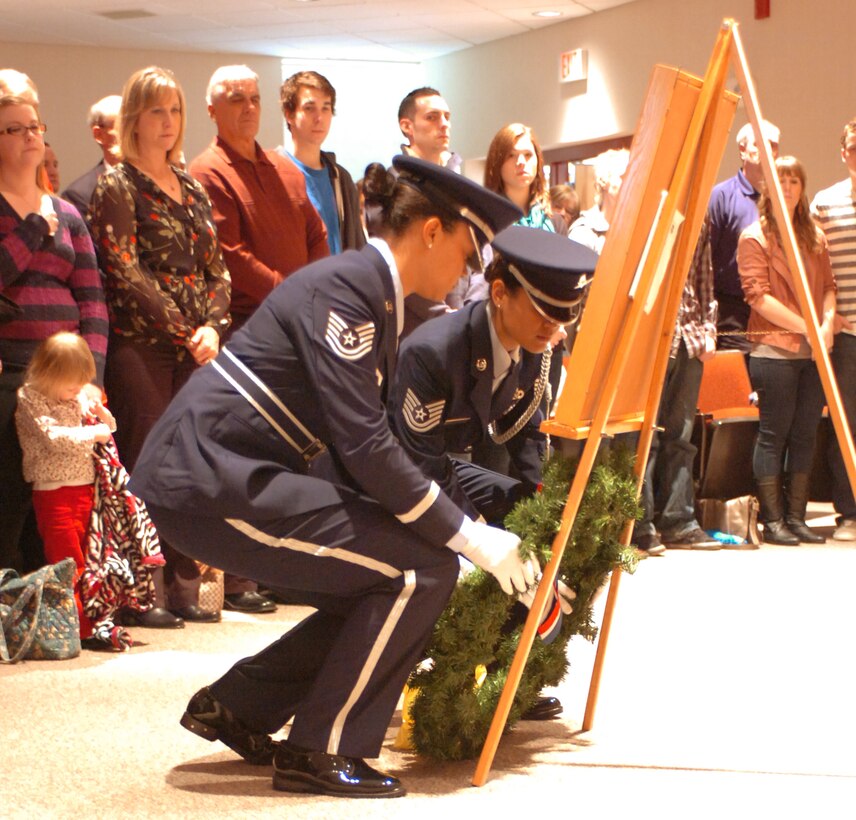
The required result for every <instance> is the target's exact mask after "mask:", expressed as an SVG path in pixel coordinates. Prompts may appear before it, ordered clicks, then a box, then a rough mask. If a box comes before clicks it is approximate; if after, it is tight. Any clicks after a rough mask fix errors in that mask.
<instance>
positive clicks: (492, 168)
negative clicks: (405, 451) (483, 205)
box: [470, 122, 582, 473]
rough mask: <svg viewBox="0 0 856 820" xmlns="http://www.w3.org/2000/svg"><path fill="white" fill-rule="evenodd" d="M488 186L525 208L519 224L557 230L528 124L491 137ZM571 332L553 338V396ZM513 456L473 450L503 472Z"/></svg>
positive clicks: (491, 446)
mask: <svg viewBox="0 0 856 820" xmlns="http://www.w3.org/2000/svg"><path fill="white" fill-rule="evenodd" d="M484 187H485V188H487V189H488V190H489V191H496V193H498V194H501V195H502V196H504V197H506V198H507V199H509V200H511V202H513V203H514V204H515V205H516V206H517V207H518V208H520V210H521V211H523V216H522V217H521V218H520V219H518V220H517V222H516V223H515V224H517V225H520V226H522V227H526V228H537V229H540V230H544V231H550V232H551V233H555V231H556V229H555V227H554V225H553V220H552V209H551V205H550V195H549V192H548V190H547V180H546V177H545V175H544V156H543V154H542V153H541V146H540V145H539V143H538V137H536V136H535V132H534V131H533V130H532V129H531V128H530V127H529V126H528V125H523V124H522V123H519V122H513V123H511V124H510V125H506V126H505V127H504V128H501V129H500V130H499V131H498V132H497V133H496V136H494V138H493V139H492V140H491V143H490V148H488V151H487V161H486V163H485V169H484ZM489 257H490V254H488V258H489ZM479 278H480V277H475V282H476V284H475V285H471V287H470V291H471V294H484V296H485V297H486V296H487V295H488V294H487V293H486V292H485V291H484V289H482V288H481V287H480V284H479V283H478V279H479ZM581 306H582V305H581V303H580V305H579V306H578V307H577V310H576V314H575V316H574V317H573V318H574V319H576V318H577V317H578V316H579V311H580V309H581ZM567 335H568V334H567V332H566V331H565V328H564V326H561V327H558V328H557V329H556V333H555V336H554V338H553V341H552V347H553V348H558V352H557V354H556V356H555V358H554V359H553V360H552V365H551V367H552V369H551V371H550V384H551V385H552V393H553V395H556V394H557V393H558V390H559V385H560V384H561V377H562V356H561V355H560V354H561V352H562V347H561V345H562V343H563V342H564V340H565V339H566V338H567ZM545 409H546V408H545ZM509 457H510V454H509V453H508V452H507V450H506V448H505V447H503V446H501V445H498V444H496V442H494V441H490V440H486V441H483V442H482V443H480V444H478V445H477V446H476V447H475V449H474V450H473V460H474V461H476V462H477V463H479V464H481V465H483V466H484V467H489V468H490V469H492V470H496V471H497V472H500V473H508V472H509V470H510V469H511V464H510V459H509Z"/></svg>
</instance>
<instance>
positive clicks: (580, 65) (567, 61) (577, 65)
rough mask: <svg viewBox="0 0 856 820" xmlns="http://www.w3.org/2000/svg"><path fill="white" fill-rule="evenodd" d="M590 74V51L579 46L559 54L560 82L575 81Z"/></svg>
mask: <svg viewBox="0 0 856 820" xmlns="http://www.w3.org/2000/svg"><path fill="white" fill-rule="evenodd" d="M587 76H588V51H586V50H585V49H584V48H577V49H574V50H573V51H565V52H564V53H563V54H560V55H559V82H560V83H575V82H577V80H584V79H586V77H587Z"/></svg>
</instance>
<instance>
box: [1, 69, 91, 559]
mask: <svg viewBox="0 0 856 820" xmlns="http://www.w3.org/2000/svg"><path fill="white" fill-rule="evenodd" d="M10 71H11V70H5V71H3V72H0V75H2V76H0V296H2V297H3V299H4V303H5V304H6V305H7V306H14V311H15V312H16V314H15V315H10V317H9V318H10V319H11V320H10V321H7V322H6V323H3V324H0V362H2V373H0V566H4V567H12V568H14V569H18V570H30V569H36V568H37V567H39V566H41V564H43V563H44V556H43V555H42V554H41V546H40V545H39V539H38V535H37V534H36V533H35V528H34V527H28V526H27V522H28V516H29V513H30V510H31V506H32V494H31V490H30V487H29V485H28V484H27V483H26V482H25V481H24V475H23V472H22V467H21V448H20V446H19V443H18V437H17V434H16V432H15V423H14V415H15V407H16V405H17V395H16V393H17V390H18V388H19V387H20V386H21V384H22V383H23V379H24V371H25V370H26V368H27V365H28V364H29V363H30V359H31V358H32V356H33V353H34V351H35V349H36V347H37V346H38V345H39V343H40V342H42V341H43V340H44V339H46V338H47V337H48V336H51V335H52V334H54V333H56V332H58V331H71V332H74V333H79V334H80V335H81V336H83V338H84V339H85V340H86V343H87V344H88V346H89V348H90V350H91V351H92V354H93V356H94V359H95V373H94V376H93V381H94V382H95V384H98V385H100V384H101V380H102V377H103V373H104V356H105V353H106V350H107V311H106V309H105V307H104V293H103V290H102V288H101V277H100V276H99V274H98V269H97V266H96V263H95V254H94V252H93V249H92V241H91V239H90V237H89V231H88V230H87V229H86V225H85V224H84V222H83V220H82V219H81V217H80V214H78V212H77V211H76V210H75V208H74V207H73V206H71V205H69V204H68V203H67V202H63V200H61V199H59V198H57V197H55V196H51V195H50V194H49V193H48V191H47V189H46V188H45V187H42V186H41V184H40V180H41V179H42V177H41V176H40V175H39V174H38V173H37V172H38V171H39V169H40V167H41V164H42V162H43V160H44V156H45V143H44V133H45V130H46V128H47V126H46V125H45V124H44V123H43V122H42V120H41V117H40V115H39V110H38V107H37V104H36V103H35V102H34V90H33V89H32V84H30V85H29V86H28V85H27V84H26V83H23V81H21V82H17V81H16V82H17V86H18V87H19V91H26V90H27V89H28V88H29V89H31V90H30V93H28V94H27V96H16V95H13V94H5V93H4V92H3V89H6V88H9V87H11V86H10V85H9V83H8V82H7V81H8V79H9V78H8V75H9V73H10ZM12 73H13V74H15V75H18V72H12ZM20 76H23V75H20ZM12 79H15V78H14V77H13V78H12ZM18 79H20V77H18ZM88 391H89V392H90V394H91V396H92V397H93V398H98V397H100V395H101V390H100V388H98V387H96V386H95V385H92V386H91V387H89V388H88Z"/></svg>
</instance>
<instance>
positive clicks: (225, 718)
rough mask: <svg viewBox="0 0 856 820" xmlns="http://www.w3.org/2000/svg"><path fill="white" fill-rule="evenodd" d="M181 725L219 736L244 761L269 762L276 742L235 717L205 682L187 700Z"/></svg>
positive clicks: (210, 736) (211, 736) (211, 737)
mask: <svg viewBox="0 0 856 820" xmlns="http://www.w3.org/2000/svg"><path fill="white" fill-rule="evenodd" d="M181 725H182V726H184V728H185V729H188V730H190V731H191V732H193V733H194V734H195V735H199V737H204V738H205V739H206V740H210V741H214V740H219V741H220V742H221V743H225V744H226V746H228V747H229V748H230V749H232V751H234V752H237V753H238V754H239V755H240V756H241V757H242V758H244V760H246V761H247V763H252V764H253V765H254V766H269V765H270V764H271V763H272V762H273V755H274V752H275V751H276V747H277V746H278V745H279V744H278V743H277V742H276V741H274V740H271V737H270V735H268V734H265V733H264V732H254V731H253V730H252V729H249V728H247V727H246V726H245V725H244V724H243V723H241V721H240V720H238V718H236V717H235V716H234V715H233V714H232V713H231V712H230V711H229V710H228V709H227V708H226V707H225V706H223V704H222V703H220V701H219V700H217V699H216V698H215V697H214V696H213V695H212V694H211V692H210V691H209V689H208V687H207V686H206V687H205V688H204V689H200V690H199V691H198V692H197V693H196V694H195V695H194V696H193V697H192V698H191V699H190V703H188V704H187V710H186V711H185V713H184V714H183V715H182V716H181Z"/></svg>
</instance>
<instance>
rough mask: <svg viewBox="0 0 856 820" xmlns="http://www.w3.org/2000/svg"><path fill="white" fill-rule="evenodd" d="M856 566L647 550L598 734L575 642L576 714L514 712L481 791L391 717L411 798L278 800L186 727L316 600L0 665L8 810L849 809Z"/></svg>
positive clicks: (625, 596) (854, 787) (620, 626)
mask: <svg viewBox="0 0 856 820" xmlns="http://www.w3.org/2000/svg"><path fill="white" fill-rule="evenodd" d="M813 523H814V525H815V526H817V527H818V528H819V529H820V531H823V532H826V533H829V532H831V529H830V525H831V520H830V519H829V518H828V517H826V518H818V519H816V520H815V521H814V522H813ZM854 579H856V545H853V546H846V545H840V544H835V543H834V542H831V541H830V542H828V544H827V545H826V546H819V547H809V546H805V547H799V548H785V547H764V548H762V549H760V550H757V551H726V550H722V551H719V552H712V553H700V552H676V551H671V552H669V553H668V554H667V555H666V556H665V557H663V558H651V559H648V560H646V561H644V562H642V564H641V565H640V567H639V570H638V571H637V573H636V574H635V575H634V576H628V577H625V578H624V579H623V582H622V585H621V590H620V595H619V598H618V605H617V608H616V614H615V620H614V624H613V633H612V637H611V640H610V646H609V652H608V655H607V659H606V665H605V669H604V675H603V679H602V685H601V692H600V699H599V704H598V710H597V716H596V721H595V727H594V730H593V731H592V732H590V733H587V734H585V735H582V734H579V732H578V729H579V725H580V722H581V720H582V715H583V712H584V708H585V700H586V693H587V688H588V682H589V677H590V673H591V665H592V662H593V658H594V647H593V646H592V645H591V644H588V643H586V642H585V641H580V642H578V643H577V642H574V643H572V645H571V647H570V650H569V651H570V656H571V664H572V667H571V671H570V673H569V675H568V677H567V679H566V681H565V682H564V683H563V684H562V686H561V687H559V688H558V689H557V691H556V694H558V695H559V696H560V697H561V698H562V701H563V703H564V704H565V714H564V715H563V719H560V720H556V721H549V722H545V723H521V724H518V726H517V727H516V728H515V729H514V731H513V732H511V733H510V734H508V735H507V736H506V737H504V739H503V741H502V743H501V745H500V748H499V751H498V754H497V756H496V760H495V762H494V766H493V769H492V771H491V776H490V779H489V781H488V783H487V785H485V786H484V787H482V788H474V787H472V786H471V785H470V781H471V778H472V776H473V771H474V766H475V763H474V762H472V761H470V762H465V763H455V764H448V763H447V764H438V763H434V762H430V761H425V760H421V759H419V758H417V757H415V756H414V755H412V754H408V753H399V752H395V751H393V750H392V749H391V748H390V744H391V741H392V739H393V738H394V737H395V735H396V732H397V722H398V716H396V720H395V722H394V724H393V725H392V726H391V727H390V731H389V734H388V741H389V742H388V743H387V745H386V747H385V748H384V752H383V755H382V757H381V759H380V761H379V766H380V767H381V768H385V769H386V770H388V771H390V772H392V773H394V774H396V775H397V776H399V777H401V778H402V780H403V781H404V783H405V785H406V786H407V788H408V791H409V794H408V796H407V797H406V798H404V799H403V800H380V801H371V800H357V801H344V800H337V799H334V798H321V797H311V796H289V795H286V794H282V793H279V792H274V791H273V790H272V789H271V785H270V771H269V770H268V769H266V768H256V767H252V766H249V765H247V764H245V763H243V762H242V761H240V760H239V759H238V758H236V757H235V756H234V755H233V754H232V753H231V752H230V751H229V750H227V749H225V748H224V747H222V746H220V745H219V744H208V743H206V742H205V741H203V740H201V739H200V738H198V737H196V736H195V735H192V734H190V733H189V732H187V731H185V730H183V729H182V728H181V727H180V726H179V725H178V719H179V717H180V716H181V714H182V712H183V709H184V706H185V704H186V702H187V700H188V698H189V697H190V695H192V694H193V692H194V691H196V689H197V688H198V687H200V686H202V685H204V684H205V683H208V682H210V681H211V680H212V679H214V678H215V677H217V676H218V675H219V674H220V673H222V671H223V670H225V669H226V668H227V667H228V665H229V664H230V663H232V662H233V661H234V660H236V659H238V658H240V657H242V656H244V655H246V654H250V653H252V652H254V651H256V650H257V649H259V648H261V647H262V646H264V645H266V644H267V643H269V642H270V641H272V640H273V639H274V638H276V637H277V636H278V635H279V634H281V632H282V631H284V629H286V628H287V627H288V625H289V624H291V623H292V622H293V621H294V620H296V619H297V618H299V617H300V615H301V610H299V609H297V608H292V607H280V609H279V611H278V612H277V613H276V614H274V615H268V616H248V615H240V614H237V613H224V620H223V623H222V624H220V625H193V624H191V625H188V627H187V628H186V629H184V630H180V631H176V632H169V631H166V632H164V631H156V630H144V629H134V630H132V631H133V634H134V637H135V639H136V640H137V642H138V643H137V645H136V646H135V647H134V648H133V649H132V650H131V651H130V652H128V653H126V654H123V655H111V654H102V653H94V652H84V654H83V655H82V656H81V657H80V658H77V659H74V660H71V661H61V662H36V661H27V662H25V663H22V664H19V665H17V666H14V667H0V750H2V758H0V759H1V760H2V763H0V766H2V776H0V818H13V817H14V818H18V817H21V818H72V817H75V818H80V817H86V818H93V820H94V819H95V818H134V817H159V818H160V817H162V818H205V817H215V816H216V817H229V818H233V817H234V818H245V817H246V818H255V817H268V816H288V817H289V818H295V819H296V820H301V819H302V818H337V817H343V816H347V817H349V818H356V819H357V820H361V818H374V817H408V818H411V817H412V818H422V817H426V818H427V817H432V818H435V817H436V816H437V815H438V814H439V813H442V812H445V813H454V816H455V817H467V818H473V819H474V820H480V818H485V817H500V818H505V817H518V816H521V815H524V814H528V815H530V816H532V815H537V816H540V815H547V814H551V815H559V816H568V817H570V816H588V817H597V818H606V819H607V820H611V818H631V817H632V818H649V817H650V818H658V820H661V819H663V818H682V820H683V819H684V818H686V819H687V820H695V818H721V817H728V818H764V819H765V820H766V818H776V819H777V820H778V818H792V817H793V818H797V817H799V818H811V820H814V819H815V818H823V819H824V820H825V818H852V817H854V816H856V754H854V751H853V738H854V737H856V708H854V692H856V664H854V662H853V659H852V656H853V641H852V636H851V630H852V629H853V625H854V624H855V623H856V595H854V594H853V590H854ZM346 812H347V815H346V814H345V813H346Z"/></svg>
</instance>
